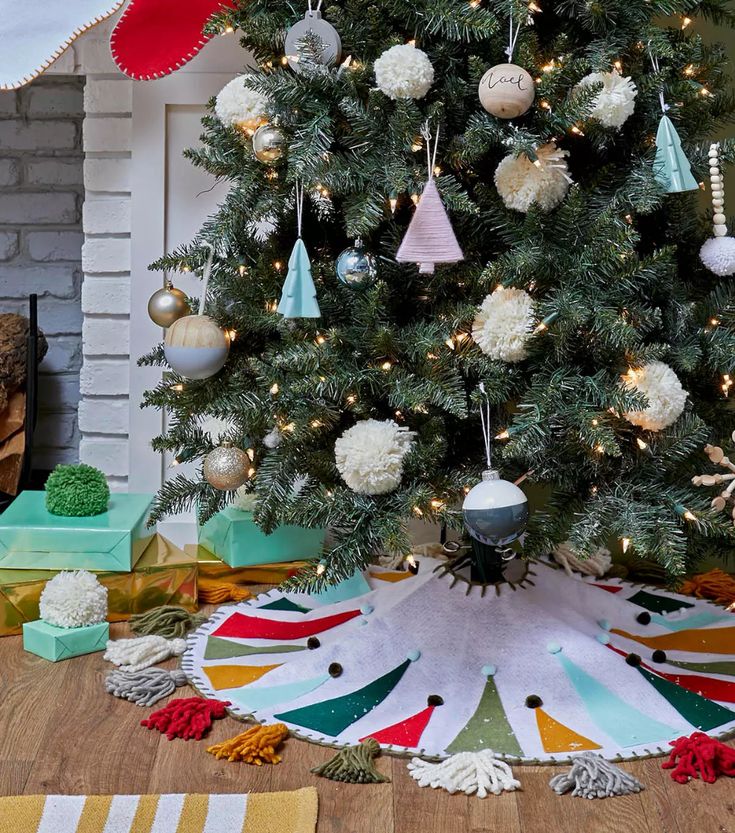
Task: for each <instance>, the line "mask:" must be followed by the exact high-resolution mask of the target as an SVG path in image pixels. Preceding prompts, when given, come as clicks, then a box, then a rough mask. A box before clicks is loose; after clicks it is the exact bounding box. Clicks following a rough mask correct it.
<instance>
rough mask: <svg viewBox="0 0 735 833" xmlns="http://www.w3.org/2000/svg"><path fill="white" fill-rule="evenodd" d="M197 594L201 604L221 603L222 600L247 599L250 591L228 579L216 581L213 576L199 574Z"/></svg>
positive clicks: (235, 600)
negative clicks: (207, 576)
mask: <svg viewBox="0 0 735 833" xmlns="http://www.w3.org/2000/svg"><path fill="white" fill-rule="evenodd" d="M197 587H198V590H199V592H198V596H199V601H200V603H201V604H212V605H217V604H222V603H223V602H241V601H243V599H249V598H250V596H251V595H252V593H251V592H250V591H249V590H248V589H246V588H245V587H238V586H237V585H236V584H232V582H229V581H217V579H214V578H206V577H205V576H199V580H198V582H197Z"/></svg>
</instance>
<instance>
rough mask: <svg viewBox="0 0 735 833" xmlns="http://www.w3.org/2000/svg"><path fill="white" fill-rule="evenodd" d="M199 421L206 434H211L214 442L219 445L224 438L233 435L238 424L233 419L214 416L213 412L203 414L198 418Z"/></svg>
mask: <svg viewBox="0 0 735 833" xmlns="http://www.w3.org/2000/svg"><path fill="white" fill-rule="evenodd" d="M197 422H198V423H199V426H200V427H201V429H202V431H204V433H205V434H209V436H210V437H211V438H212V442H214V443H216V444H217V445H219V444H220V443H221V442H222V441H223V440H226V439H227V438H228V437H231V435H232V432H233V431H234V430H235V429H236V425H235V423H234V422H232V420H229V419H222V417H217V416H212V415H211V414H203V415H202V416H200V417H198V418H197Z"/></svg>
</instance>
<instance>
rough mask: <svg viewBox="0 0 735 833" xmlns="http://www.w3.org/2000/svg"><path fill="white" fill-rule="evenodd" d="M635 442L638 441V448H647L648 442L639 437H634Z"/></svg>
mask: <svg viewBox="0 0 735 833" xmlns="http://www.w3.org/2000/svg"><path fill="white" fill-rule="evenodd" d="M636 443H638V448H640V450H641V451H645V450H646V449H647V448H648V443H647V442H646V441H645V440H642V439H641V438H640V437H636Z"/></svg>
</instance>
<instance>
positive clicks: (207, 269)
mask: <svg viewBox="0 0 735 833" xmlns="http://www.w3.org/2000/svg"><path fill="white" fill-rule="evenodd" d="M202 245H203V246H205V247H206V248H207V249H209V254H208V255H207V262H206V264H205V265H204V271H203V272H202V291H201V294H200V296H199V312H198V315H204V305H205V304H206V303H207V288H208V287H209V277H210V275H211V274H212V263H213V262H214V246H213V245H212V244H211V243H207V242H206V241H205V242H204V243H202Z"/></svg>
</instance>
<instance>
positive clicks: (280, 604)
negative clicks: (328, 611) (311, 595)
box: [258, 596, 311, 613]
mask: <svg viewBox="0 0 735 833" xmlns="http://www.w3.org/2000/svg"><path fill="white" fill-rule="evenodd" d="M258 610H285V611H288V612H290V613H311V608H310V607H304V606H303V605H300V604H296V602H292V601H291V599H287V598H286V597H285V596H283V597H282V598H280V599H276V600H275V601H273V602H268V604H265V605H260V606H259V607H258Z"/></svg>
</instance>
